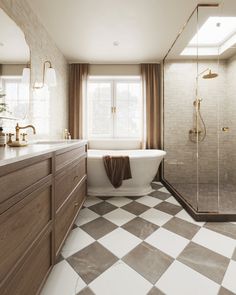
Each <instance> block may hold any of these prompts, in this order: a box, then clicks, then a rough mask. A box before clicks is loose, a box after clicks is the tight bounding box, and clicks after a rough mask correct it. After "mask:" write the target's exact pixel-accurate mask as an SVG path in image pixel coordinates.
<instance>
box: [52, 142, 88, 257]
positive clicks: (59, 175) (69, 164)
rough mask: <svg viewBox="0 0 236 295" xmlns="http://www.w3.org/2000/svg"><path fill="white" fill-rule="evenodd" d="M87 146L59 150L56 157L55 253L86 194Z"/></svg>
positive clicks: (57, 251)
mask: <svg viewBox="0 0 236 295" xmlns="http://www.w3.org/2000/svg"><path fill="white" fill-rule="evenodd" d="M86 155H87V147H86V146H85V145H84V146H81V147H80V148H78V149H75V150H65V151H58V153H57V154H56V158H55V167H56V168H55V170H56V177H55V208H56V218H55V253H56V257H57V256H58V254H59V253H60V250H61V248H62V246H63V243H64V241H65V239H66V237H67V235H68V233H69V232H70V229H71V227H72V226H73V224H74V221H75V219H76V217H77V215H78V212H79V210H80V209H81V207H82V205H83V202H84V200H85V196H86Z"/></svg>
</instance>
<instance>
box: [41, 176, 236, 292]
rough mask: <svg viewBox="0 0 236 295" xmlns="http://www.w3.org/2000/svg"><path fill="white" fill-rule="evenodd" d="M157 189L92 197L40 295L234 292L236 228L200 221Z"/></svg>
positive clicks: (82, 211)
mask: <svg viewBox="0 0 236 295" xmlns="http://www.w3.org/2000/svg"><path fill="white" fill-rule="evenodd" d="M153 189H154V191H153V193H151V194H150V195H149V196H144V197H133V198H132V197H111V198H106V197H100V198H98V197H97V198H95V197H88V198H87V200H86V202H85V204H84V208H83V209H82V210H81V212H80V214H79V217H78V219H77V220H76V224H75V227H74V229H73V230H72V232H71V234H70V235H69V237H68V239H67V241H66V243H65V245H64V248H63V249H62V252H61V260H60V262H58V263H57V264H56V265H55V267H54V269H53V271H52V273H51V275H50V276H49V278H48V280H47V282H46V285H45V287H44V289H43V291H42V293H41V295H92V294H97V295H145V294H148V295H161V294H170V295H195V294H198V295H211V294H212V295H216V294H219V295H230V294H236V223H233V222H232V223H230V222H227V223H204V222H196V221H194V220H193V219H192V218H191V217H190V216H189V215H188V214H187V213H186V211H185V210H183V208H182V207H181V206H180V204H179V203H178V202H177V201H176V200H175V199H174V198H173V197H172V196H171V195H170V193H169V192H168V191H167V190H166V188H165V187H163V186H162V185H161V184H160V183H158V182H154V183H153Z"/></svg>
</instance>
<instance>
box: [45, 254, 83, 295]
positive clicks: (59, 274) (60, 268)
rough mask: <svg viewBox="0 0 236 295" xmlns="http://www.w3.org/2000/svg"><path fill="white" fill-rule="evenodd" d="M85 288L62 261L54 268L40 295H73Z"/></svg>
mask: <svg viewBox="0 0 236 295" xmlns="http://www.w3.org/2000/svg"><path fill="white" fill-rule="evenodd" d="M85 286H86V284H85V282H84V281H83V280H82V279H81V278H80V277H79V275H78V274H77V273H76V272H75V271H74V270H73V268H72V267H71V266H70V265H69V264H68V263H67V262H66V261H65V260H63V261H61V262H60V263H58V264H56V265H55V266H54V268H53V270H52V272H51V274H50V275H49V277H48V279H47V282H46V284H45V285H44V287H43V290H42V291H41V293H40V295H74V294H77V293H78V292H79V291H81V290H82V289H83V288H84V287H85Z"/></svg>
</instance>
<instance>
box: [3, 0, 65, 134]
mask: <svg viewBox="0 0 236 295" xmlns="http://www.w3.org/2000/svg"><path fill="white" fill-rule="evenodd" d="M0 8H2V9H3V10H4V11H5V12H6V13H7V14H8V15H9V17H11V18H12V19H13V20H14V21H15V22H16V24H17V25H18V26H19V27H20V28H21V29H22V31H23V32H24V33H25V38H26V42H27V43H28V45H29V47H30V51H31V73H32V74H31V79H32V85H33V84H34V82H36V81H39V82H40V81H42V66H43V62H44V61H45V60H50V61H51V62H52V65H53V67H54V68H55V70H56V74H57V86H56V87H55V88H51V89H50V96H49V114H48V120H49V124H48V125H49V126H50V128H49V129H50V130H49V131H48V132H47V133H48V137H49V138H58V137H61V136H62V131H63V129H64V128H66V127H67V125H68V64H67V61H66V59H65V57H64V56H63V54H62V53H61V52H60V50H59V49H58V48H57V46H56V45H55V43H54V42H53V40H52V38H51V37H50V36H49V34H48V33H47V31H46V29H45V28H44V27H43V26H42V24H41V23H40V21H39V20H38V18H37V16H36V15H35V14H34V12H33V11H32V9H31V8H30V6H29V4H28V2H27V1H26V0H0ZM31 91H32V90H31ZM42 95H43V94H42ZM31 99H33V93H31Z"/></svg>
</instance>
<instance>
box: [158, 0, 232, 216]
mask: <svg viewBox="0 0 236 295" xmlns="http://www.w3.org/2000/svg"><path fill="white" fill-rule="evenodd" d="M233 8H235V1H234V0H225V1H223V2H221V4H220V5H218V4H209V5H208V4H203V5H198V7H197V8H196V9H195V10H194V12H193V13H192V15H191V16H190V18H189V19H188V21H187V23H186V25H185V26H184V28H183V30H181V33H179V35H178V36H177V38H176V40H175V42H174V43H173V45H172V47H171V48H170V50H169V51H168V53H167V55H166V57H165V59H164V63H163V149H164V150H165V151H166V152H167V155H166V157H165V160H164V163H163V165H162V181H163V182H164V183H165V184H166V186H167V187H168V188H169V190H171V191H172V193H173V194H174V195H175V196H176V198H178V200H179V201H180V202H181V203H182V204H183V205H184V206H185V207H186V209H187V210H188V211H189V212H190V213H191V214H192V216H194V217H195V218H196V219H198V220H215V221H219V220H225V221H226V220H235V221H236V115H235V114H236V83H235V81H234V78H233V77H235V76H236V48H235V47H236V46H235V43H236V10H235V9H233Z"/></svg>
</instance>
